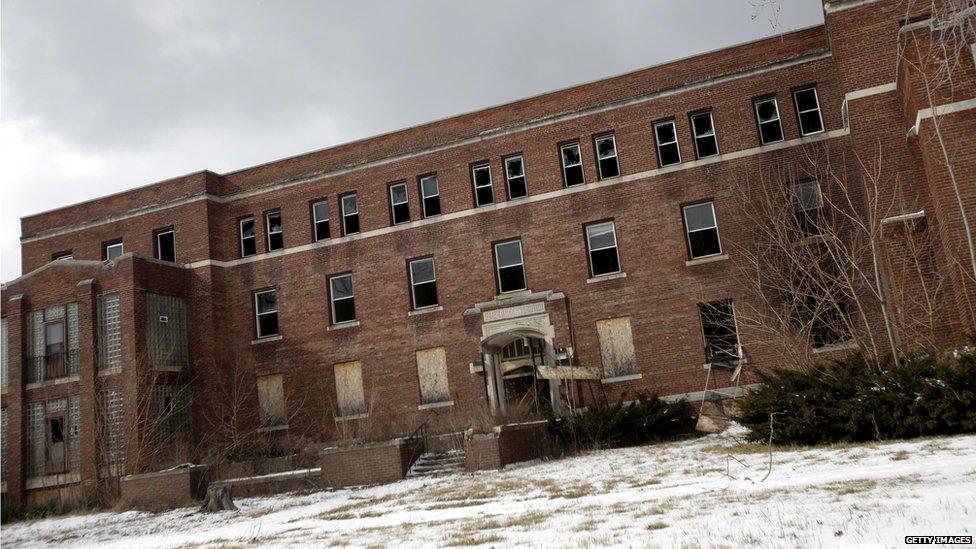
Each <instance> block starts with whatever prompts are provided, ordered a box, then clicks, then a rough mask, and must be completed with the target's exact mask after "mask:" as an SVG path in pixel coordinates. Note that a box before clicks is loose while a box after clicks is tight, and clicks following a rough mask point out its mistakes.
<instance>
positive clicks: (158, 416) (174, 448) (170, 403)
mask: <svg viewBox="0 0 976 549" xmlns="http://www.w3.org/2000/svg"><path fill="white" fill-rule="evenodd" d="M150 405H151V409H150V413H151V416H150V417H151V421H150V422H149V424H148V425H147V430H148V436H147V437H146V439H147V442H146V443H147V444H153V445H158V447H159V451H160V452H161V453H162V454H168V453H178V452H179V451H180V450H181V449H182V448H181V447H180V446H178V445H175V444H174V443H176V442H177V441H179V440H181V439H185V438H186V437H188V436H189V435H190V391H189V387H187V386H186V385H171V384H160V385H154V386H153V388H152V395H151V402H150ZM167 457H169V456H164V455H161V456H159V457H158V458H157V456H153V459H160V460H162V459H166V458H167Z"/></svg>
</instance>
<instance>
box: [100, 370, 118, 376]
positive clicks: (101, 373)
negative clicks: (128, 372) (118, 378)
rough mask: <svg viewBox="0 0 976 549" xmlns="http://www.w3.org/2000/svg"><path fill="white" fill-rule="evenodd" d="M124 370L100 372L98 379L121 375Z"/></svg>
mask: <svg viewBox="0 0 976 549" xmlns="http://www.w3.org/2000/svg"><path fill="white" fill-rule="evenodd" d="M121 373H122V368H112V369H111V370H99V371H98V377H108V376H114V375H116V374H121Z"/></svg>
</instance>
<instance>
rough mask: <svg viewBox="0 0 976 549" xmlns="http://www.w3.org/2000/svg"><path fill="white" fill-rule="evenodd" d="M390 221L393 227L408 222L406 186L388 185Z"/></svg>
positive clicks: (408, 206)
mask: <svg viewBox="0 0 976 549" xmlns="http://www.w3.org/2000/svg"><path fill="white" fill-rule="evenodd" d="M390 220H391V221H392V223H393V224H394V225H396V224H398V223H406V222H407V221H410V203H409V202H408V201H407V184H406V183H404V182H402V181H401V182H400V183H393V184H392V185H390Z"/></svg>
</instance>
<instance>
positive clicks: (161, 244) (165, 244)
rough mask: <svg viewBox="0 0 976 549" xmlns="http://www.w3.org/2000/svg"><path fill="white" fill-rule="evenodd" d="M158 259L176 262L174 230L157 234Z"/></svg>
mask: <svg viewBox="0 0 976 549" xmlns="http://www.w3.org/2000/svg"><path fill="white" fill-rule="evenodd" d="M156 259H159V260H160V261H169V262H176V233H174V232H173V231H172V230H169V231H160V232H159V233H156Z"/></svg>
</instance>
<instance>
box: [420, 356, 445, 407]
mask: <svg viewBox="0 0 976 549" xmlns="http://www.w3.org/2000/svg"><path fill="white" fill-rule="evenodd" d="M417 377H418V379H419V380H420V402H421V404H432V403H434V402H446V401H448V400H451V394H450V389H449V387H448V383H447V353H445V351H444V348H443V347H434V348H433V349H422V350H420V351H417Z"/></svg>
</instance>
